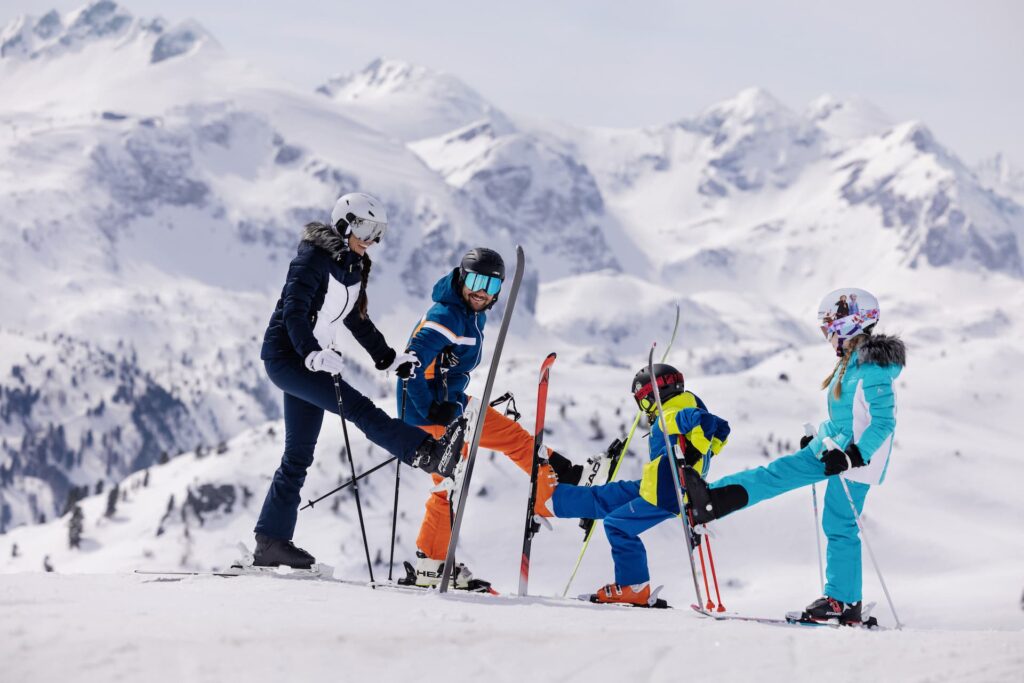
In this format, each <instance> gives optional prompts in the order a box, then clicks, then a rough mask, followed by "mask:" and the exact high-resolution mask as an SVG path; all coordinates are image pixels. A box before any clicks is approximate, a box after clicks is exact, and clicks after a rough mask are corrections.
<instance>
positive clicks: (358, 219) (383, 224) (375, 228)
mask: <svg viewBox="0 0 1024 683" xmlns="http://www.w3.org/2000/svg"><path fill="white" fill-rule="evenodd" d="M331 225H333V226H334V229H335V230H337V231H338V234H340V235H341V236H342V237H348V236H349V235H355V236H356V237H357V238H359V239H361V240H362V241H364V242H380V238H381V237H383V236H384V233H385V231H387V229H388V212H387V210H386V209H385V208H384V205H383V204H381V203H380V202H379V201H377V199H376V198H374V197H371V196H370V195H368V194H366V193H365V192H349V193H348V194H344V195H342V196H341V197H339V198H338V201H337V202H335V203H334V210H333V211H331Z"/></svg>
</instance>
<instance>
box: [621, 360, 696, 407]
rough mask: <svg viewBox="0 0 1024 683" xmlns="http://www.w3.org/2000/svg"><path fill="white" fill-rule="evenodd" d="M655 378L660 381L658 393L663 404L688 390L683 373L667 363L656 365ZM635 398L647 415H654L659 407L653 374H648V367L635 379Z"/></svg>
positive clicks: (637, 374)
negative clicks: (655, 396)
mask: <svg viewBox="0 0 1024 683" xmlns="http://www.w3.org/2000/svg"><path fill="white" fill-rule="evenodd" d="M654 376H655V377H656V378H657V379H658V393H659V394H660V395H661V402H662V403H664V402H665V401H667V400H669V399H670V398H672V397H674V396H678V395H679V394H681V393H683V392H684V391H685V390H686V389H685V386H684V384H685V381H684V379H683V373H681V372H679V370H677V369H676V368H674V367H673V366H671V365H668V364H667V363H655V364H654ZM633 398H634V399H636V404H637V405H638V406H640V410H642V411H644V412H645V413H652V412H653V411H654V409H655V407H657V405H658V404H657V402H656V401H655V400H654V387H653V386H652V385H651V373H650V372H648V370H647V366H646V365H645V366H644V367H642V368H640V371H639V372H637V373H636V375H635V376H634V377H633Z"/></svg>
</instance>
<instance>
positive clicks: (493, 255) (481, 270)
mask: <svg viewBox="0 0 1024 683" xmlns="http://www.w3.org/2000/svg"><path fill="white" fill-rule="evenodd" d="M466 273H478V274H480V275H487V276H488V277H496V278H498V279H499V280H501V281H502V282H504V281H505V261H504V259H502V258H501V254H499V253H498V252H496V251H494V250H493V249H488V248H487V247H475V248H473V249H470V250H469V251H467V252H466V255H465V256H463V257H462V263H461V264H459V288H460V289H459V291H461V287H462V283H463V282H465V281H466ZM500 295H501V292H498V294H495V295H494V300H493V301H491V304H490V306H488V307H487V310H490V309H491V308H492V307H493V306H494V304H496V303H498V297H499V296H500Z"/></svg>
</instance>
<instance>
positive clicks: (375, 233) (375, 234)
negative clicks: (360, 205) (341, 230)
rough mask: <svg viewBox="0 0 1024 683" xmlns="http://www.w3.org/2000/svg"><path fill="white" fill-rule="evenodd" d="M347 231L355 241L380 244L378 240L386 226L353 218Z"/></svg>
mask: <svg viewBox="0 0 1024 683" xmlns="http://www.w3.org/2000/svg"><path fill="white" fill-rule="evenodd" d="M348 229H349V231H350V232H351V233H352V234H353V235H355V236H356V239H359V240H362V241H363V242H380V238H381V237H383V236H384V233H385V232H386V231H387V229H388V224H387V223H381V222H379V221H373V220H370V219H368V218H353V219H352V220H351V221H349V224H348Z"/></svg>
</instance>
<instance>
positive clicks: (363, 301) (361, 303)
mask: <svg viewBox="0 0 1024 683" xmlns="http://www.w3.org/2000/svg"><path fill="white" fill-rule="evenodd" d="M362 267H363V272H362V279H361V281H360V283H359V296H358V297H357V298H356V309H357V310H358V311H359V317H360V318H362V319H363V320H366V317H367V313H366V309H367V306H368V304H369V301H368V299H367V296H366V283H367V282H369V280H370V269H371V268H372V267H373V261H371V260H370V255H369V254H367V253H366V252H363V256H362Z"/></svg>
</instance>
